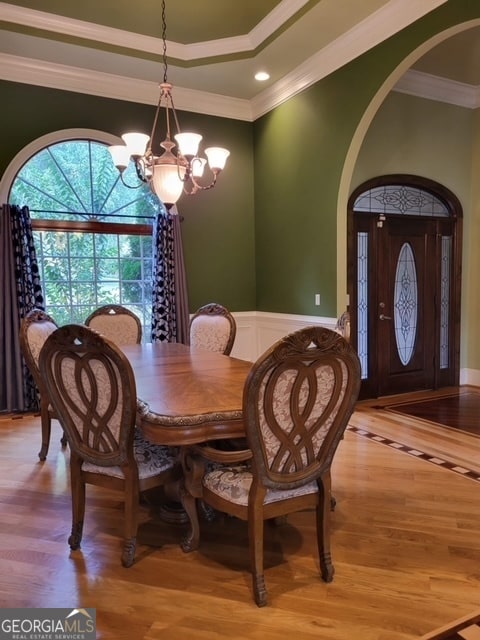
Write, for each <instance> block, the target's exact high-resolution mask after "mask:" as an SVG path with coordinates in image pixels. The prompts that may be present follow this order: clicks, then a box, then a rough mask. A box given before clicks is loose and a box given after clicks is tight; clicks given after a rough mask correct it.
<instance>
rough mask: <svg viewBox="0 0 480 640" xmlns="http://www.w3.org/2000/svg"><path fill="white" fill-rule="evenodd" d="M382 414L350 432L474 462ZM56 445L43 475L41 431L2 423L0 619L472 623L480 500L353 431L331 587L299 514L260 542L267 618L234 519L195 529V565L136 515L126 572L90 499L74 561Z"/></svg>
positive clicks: (147, 629)
mask: <svg viewBox="0 0 480 640" xmlns="http://www.w3.org/2000/svg"><path fill="white" fill-rule="evenodd" d="M377 404H378V401H377ZM384 413H387V412H382V411H379V410H376V409H374V408H372V407H369V406H367V405H366V404H363V403H360V404H359V407H358V409H357V411H356V412H355V414H354V416H353V418H352V421H351V424H352V426H354V427H355V428H361V429H364V430H367V431H372V432H374V433H375V434H380V435H382V436H384V437H393V438H394V439H397V440H398V441H400V442H401V443H402V444H408V446H409V447H416V448H418V450H419V451H421V452H422V451H424V450H425V449H428V452H429V453H431V454H435V455H439V456H444V457H445V458H446V459H448V460H449V461H453V462H454V463H455V464H465V465H473V464H474V463H475V460H480V456H479V448H480V439H479V438H475V437H472V436H471V435H469V434H463V433H456V435H455V437H453V436H452V435H451V433H448V434H445V433H443V431H440V432H436V431H435V429H434V428H433V427H432V426H431V425H428V426H425V425H424V424H421V421H415V419H414V418H408V419H402V417H401V416H398V415H395V414H393V413H391V412H390V415H388V416H386V415H384ZM60 437H61V429H60V426H59V425H58V423H55V422H54V424H53V434H52V443H51V447H50V452H49V457H48V459H47V461H46V462H44V463H39V462H38V458H37V452H38V444H39V438H40V426H39V418H38V417H24V418H20V419H16V420H12V419H7V418H5V417H2V418H0V442H1V446H0V606H2V607H7V606H8V607H27V606H28V607H77V606H78V607H94V608H96V610H97V628H98V634H97V635H98V638H109V639H110V638H112V639H113V638H114V639H115V640H123V639H125V640H157V639H161V640H177V639H178V640H180V639H181V640H185V638H189V639H190V638H192V639H198V640H203V638H205V639H206V638H208V639H209V640H210V639H212V638H227V637H228V638H235V640H242V639H245V640H256V639H257V638H262V640H264V639H265V640H277V639H278V640H279V639H280V638H282V639H283V638H285V637H288V636H290V635H292V636H293V637H297V638H302V640H304V639H305V640H310V638H312V640H313V638H315V639H316V640H350V639H352V640H353V639H355V640H357V639H358V640H413V639H414V638H419V637H420V636H421V635H422V634H425V633H427V632H429V631H431V630H433V629H436V628H438V627H440V626H442V625H444V624H448V623H449V622H450V621H451V620H455V619H456V618H458V617H460V616H463V615H467V614H469V613H470V612H472V611H475V610H476V609H478V593H479V591H480V589H479V587H480V571H478V567H479V566H480V536H478V531H479V530H480V491H479V487H478V483H476V482H474V481H472V480H471V479H469V478H467V477H462V476H461V475H459V474H458V473H455V472H453V471H451V470H449V469H447V468H442V467H441V466H437V465H435V464H433V463H431V462H428V461H425V460H424V459H419V458H417V457H415V456H413V455H408V454H407V453H405V452H404V451H402V450H397V449H395V448H394V447H391V446H386V445H385V444H381V443H379V442H377V441H374V440H372V439H371V438H368V437H363V436H361V435H359V434H358V433H356V432H354V431H353V430H350V431H348V432H347V433H346V435H345V438H344V440H343V441H342V442H341V444H340V447H339V450H338V453H337V457H336V459H335V461H334V464H333V470H332V480H333V492H334V495H335V497H336V499H337V507H336V510H335V511H334V512H333V514H332V555H333V561H334V564H335V567H336V574H335V578H334V581H333V582H332V583H330V584H326V583H324V582H323V581H322V580H321V579H320V577H319V567H318V560H317V558H316V548H315V545H316V542H315V536H314V522H313V517H314V514H313V512H310V511H309V512H302V513H299V514H295V515H294V516H292V517H289V519H288V521H287V523H286V524H285V525H282V526H277V527H269V526H268V527H266V541H265V560H266V582H267V587H268V590H269V598H270V599H269V603H270V604H269V606H268V607H267V608H264V609H258V608H257V607H256V606H255V604H254V602H253V599H252V594H251V578H250V574H249V571H248V543H247V541H248V536H247V529H246V525H245V523H243V522H239V521H236V520H235V519H232V518H219V519H218V520H217V521H215V522H213V523H204V524H203V525H202V537H201V546H200V549H199V551H197V552H194V553H191V554H184V553H183V552H182V551H181V549H180V547H179V540H180V535H181V533H182V528H181V527H176V526H173V525H166V524H165V523H163V522H162V521H161V520H160V518H159V517H158V514H157V513H156V510H155V508H153V507H150V508H149V507H147V506H144V507H143V508H142V512H141V516H142V525H141V527H140V531H139V548H138V562H137V563H136V564H135V565H134V566H133V567H131V568H130V569H124V568H123V567H122V566H121V565H120V548H121V525H122V522H121V520H122V503H121V502H120V501H119V496H118V495H117V494H115V493H113V492H107V491H105V490H102V489H99V488H98V487H95V488H93V487H92V488H91V489H92V490H91V491H88V493H87V514H86V521H85V534H84V540H83V543H82V549H81V550H79V551H75V552H73V553H72V552H70V550H69V548H68V544H67V538H68V534H69V531H70V518H71V513H70V509H71V507H70V494H69V484H68V483H69V477H68V456H69V453H68V449H67V450H66V451H65V450H62V449H61V447H60V442H59V440H60ZM477 464H480V463H477ZM26 584H28V585H29V588H28V590H27V589H26V587H25V585H26Z"/></svg>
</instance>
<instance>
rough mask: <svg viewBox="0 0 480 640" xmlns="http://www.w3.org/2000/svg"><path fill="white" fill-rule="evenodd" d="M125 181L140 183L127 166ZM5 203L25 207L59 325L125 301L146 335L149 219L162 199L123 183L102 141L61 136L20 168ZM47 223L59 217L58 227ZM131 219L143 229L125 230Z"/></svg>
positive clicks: (149, 280)
mask: <svg viewBox="0 0 480 640" xmlns="http://www.w3.org/2000/svg"><path fill="white" fill-rule="evenodd" d="M125 180H126V181H127V182H128V184H135V183H136V182H138V181H137V178H136V176H135V170H134V168H133V167H132V166H130V167H128V168H127V170H126V172H125ZM9 202H10V203H11V204H18V205H20V206H24V205H26V206H28V208H29V210H30V214H31V217H32V220H33V221H34V226H35V244H36V249H37V253H38V259H39V264H40V271H41V278H42V287H43V290H44V295H45V300H46V309H47V311H48V313H50V314H51V315H52V316H53V317H54V318H55V319H56V321H57V322H58V323H59V324H65V323H68V322H78V323H82V322H83V321H84V320H85V318H86V317H87V316H88V315H89V314H90V313H91V312H92V311H93V310H94V309H96V308H97V307H98V306H100V305H102V304H108V303H115V304H122V305H124V306H126V307H128V308H129V309H131V310H132V311H134V312H135V313H137V315H138V316H139V317H140V319H141V321H142V324H143V326H144V335H145V336H146V337H148V334H149V327H150V318H151V306H152V237H151V224H152V222H153V219H154V217H155V216H156V215H157V213H158V211H159V209H160V207H162V205H161V203H160V202H159V200H158V198H157V197H156V196H155V195H154V194H153V193H152V192H151V190H150V188H149V187H148V186H146V185H142V186H141V187H140V188H138V189H134V190H132V189H128V188H127V187H125V186H124V185H123V183H122V181H121V180H120V176H119V173H118V171H117V169H116V168H115V166H114V165H113V162H112V160H111V157H110V154H109V152H108V149H107V146H106V145H105V144H103V143H100V142H95V141H93V140H66V141H62V142H57V143H55V144H51V145H50V146H48V147H46V148H44V149H42V150H41V151H39V152H38V153H36V154H35V155H34V156H32V157H31V158H30V159H29V160H28V161H27V162H26V163H25V164H24V165H23V167H22V168H21V169H20V171H19V172H18V173H17V175H16V177H15V180H14V181H13V184H12V189H11V191H10V197H9ZM50 221H62V225H61V230H56V229H52V228H51V222H50ZM79 222H82V227H81V229H79V227H78V223H79ZM98 223H105V225H106V229H105V233H104V232H102V230H101V227H99V224H98ZM110 223H115V225H114V227H113V229H114V232H112V227H111V226H109V225H110ZM132 224H133V225H144V226H143V227H142V231H141V233H140V234H139V233H132V232H131V229H132V228H131V227H128V228H129V229H130V231H129V232H127V231H125V230H122V227H121V225H132ZM89 225H90V226H91V228H89ZM119 225H120V226H119ZM145 225H149V226H145ZM145 229H146V230H147V231H145ZM142 234H143V235H142Z"/></svg>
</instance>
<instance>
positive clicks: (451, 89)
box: [393, 70, 480, 109]
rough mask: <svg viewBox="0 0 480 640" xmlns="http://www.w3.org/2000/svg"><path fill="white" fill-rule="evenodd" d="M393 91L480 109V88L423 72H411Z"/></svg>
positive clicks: (403, 77) (408, 72)
mask: <svg viewBox="0 0 480 640" xmlns="http://www.w3.org/2000/svg"><path fill="white" fill-rule="evenodd" d="M393 91H398V92H399V93H408V94H410V95H413V96H417V97H419V98H427V99H428V100H436V101H438V102H446V103H448V104H454V105H457V106H459V107H466V108H467V109H478V108H479V107H480V86H479V87H475V86H473V85H471V84H464V83H462V82H457V81H455V80H448V79H447V78H439V77H438V76H433V75H431V74H429V73H423V72H422V71H415V70H410V71H407V73H406V74H405V75H404V76H402V78H401V79H400V80H399V81H398V82H397V84H396V85H395V86H394V88H393Z"/></svg>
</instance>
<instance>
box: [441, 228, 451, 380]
mask: <svg viewBox="0 0 480 640" xmlns="http://www.w3.org/2000/svg"><path fill="white" fill-rule="evenodd" d="M451 262H452V237H451V236H442V267H441V297H440V369H448V366H449V351H450V344H449V331H450V323H449V315H450V314H449V309H450V271H451Z"/></svg>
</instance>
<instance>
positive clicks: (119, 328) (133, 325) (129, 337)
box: [85, 304, 142, 346]
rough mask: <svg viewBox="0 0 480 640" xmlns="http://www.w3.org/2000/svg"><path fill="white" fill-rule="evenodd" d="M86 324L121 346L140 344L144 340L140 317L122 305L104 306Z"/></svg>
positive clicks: (89, 317) (91, 315) (90, 316)
mask: <svg viewBox="0 0 480 640" xmlns="http://www.w3.org/2000/svg"><path fill="white" fill-rule="evenodd" d="M85 324H86V325H87V326H88V327H90V329H93V330H94V331H98V333H100V334H101V335H103V336H104V337H105V338H107V339H108V340H112V341H113V342H115V344H118V345H119V346H121V345H123V344H138V343H140V342H141V340H142V326H141V324H140V320H139V319H138V317H137V316H136V315H135V314H134V313H133V312H132V311H130V310H129V309H126V308H125V307H122V306H120V305H113V304H112V305H104V306H103V307H100V308H99V309H97V310H96V311H94V312H93V313H92V314H90V315H89V316H88V318H87V319H86V320H85Z"/></svg>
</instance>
